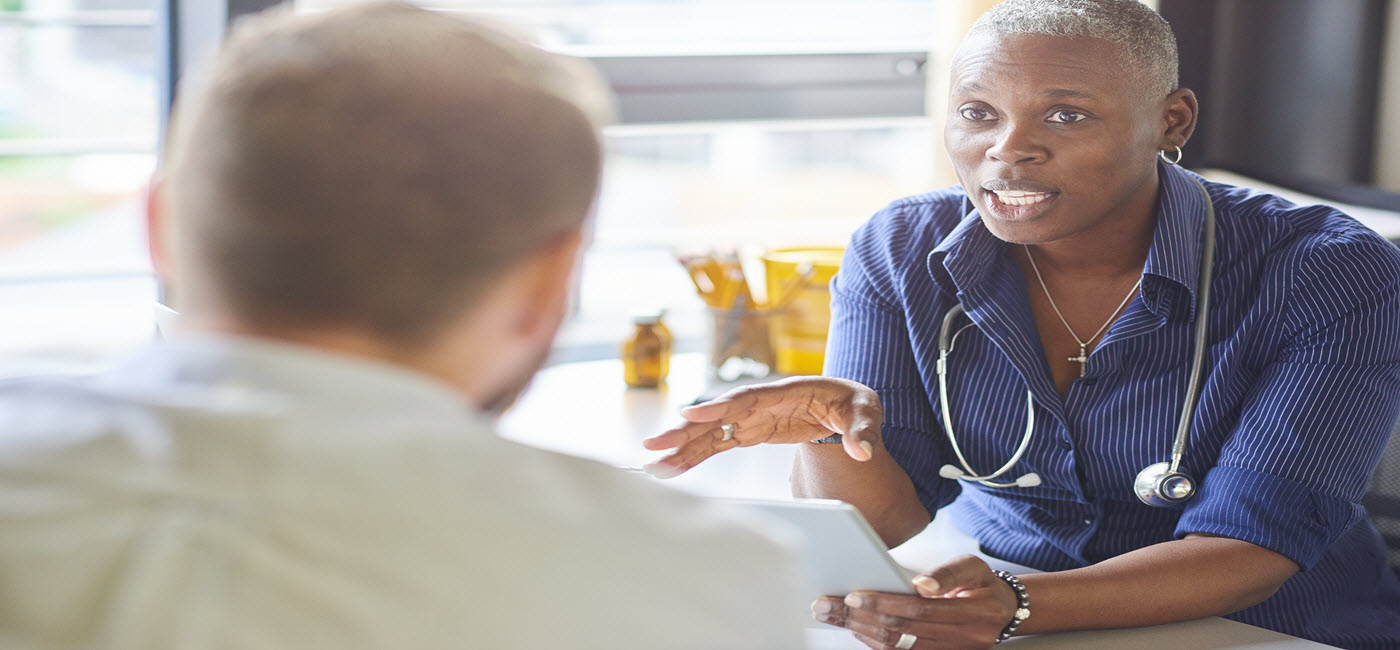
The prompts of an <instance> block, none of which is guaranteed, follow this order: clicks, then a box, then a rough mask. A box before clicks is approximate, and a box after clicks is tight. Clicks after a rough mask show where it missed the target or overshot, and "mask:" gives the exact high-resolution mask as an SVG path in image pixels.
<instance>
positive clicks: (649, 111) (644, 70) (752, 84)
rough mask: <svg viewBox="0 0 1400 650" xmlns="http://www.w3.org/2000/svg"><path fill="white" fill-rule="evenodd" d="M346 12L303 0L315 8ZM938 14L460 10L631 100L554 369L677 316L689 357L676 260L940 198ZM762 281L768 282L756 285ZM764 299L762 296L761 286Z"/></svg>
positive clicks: (597, 7) (542, 5)
mask: <svg viewBox="0 0 1400 650" xmlns="http://www.w3.org/2000/svg"><path fill="white" fill-rule="evenodd" d="M339 4H343V2H342V1H341V0H300V1H299V2H298V4H297V6H298V8H299V9H300V10H305V11H316V10H321V9H325V8H328V7H332V6H336V5H339ZM944 5H945V3H942V2H938V1H936V0H874V1H868V2H851V1H837V0H749V1H738V0H689V1H686V0H677V1H670V2H656V1H653V2H645V1H637V0H633V1H623V0H615V1H608V0H593V1H589V0H520V1H517V2H507V1H502V0H495V1H492V0H452V1H449V2H436V3H433V6H435V7H438V8H442V9H444V10H448V11H459V12H465V13H473V14H487V15H490V16H495V17H499V18H501V19H503V20H505V21H507V22H508V23H510V24H513V25H516V26H518V27H520V28H521V29H522V30H524V32H526V34H527V36H528V37H529V38H531V39H533V40H534V41H535V42H536V43H539V44H540V45H541V46H543V47H545V48H548V49H553V50H556V51H560V52H563V53H566V54H571V55H575V56H581V57H586V58H589V59H590V60H591V61H592V62H593V63H594V64H595V65H596V66H597V67H598V68H599V69H600V70H601V71H602V72H603V74H604V76H605V77H606V78H607V79H608V81H609V83H610V84H611V85H612V87H613V91H614V94H615V95H616V96H617V99H618V104H619V113H620V119H621V122H622V123H621V124H618V125H616V126H613V127H610V128H609V129H607V131H606V133H605V136H606V146H607V156H608V161H607V166H606V171H605V177H604V182H603V190H602V195H601V197H600V200H599V205H598V217H597V221H596V223H595V224H594V232H593V242H592V246H591V248H590V250H589V253H588V254H587V256H586V257H585V260H584V264H583V270H582V274H581V279H580V287H579V292H578V302H577V304H578V308H577V312H576V314H575V317H574V318H573V319H572V320H571V322H570V323H569V324H568V325H567V326H566V328H565V330H564V331H563V333H562V334H561V337H560V340H559V345H558V350H557V351H556V355H555V357H556V360H568V359H584V358H601V357H606V356H611V355H613V354H615V353H616V348H617V344H618V342H619V341H620V340H621V339H622V338H623V337H624V336H625V335H626V333H627V332H628V331H629V327H628V324H627V319H628V314H629V313H630V312H631V311H633V310H634V309H637V308H642V307H654V306H661V307H666V308H669V309H670V312H671V315H670V316H669V317H668V319H667V320H668V324H669V325H670V326H671V329H672V330H673V331H674V332H675V333H676V335H677V339H678V341H679V345H678V347H679V348H680V349H698V348H699V346H700V345H701V344H702V341H703V339H704V336H705V331H704V330H705V323H706V321H707V320H708V319H707V318H706V316H705V314H704V313H703V309H704V306H703V303H702V302H701V301H700V299H699V298H698V297H697V296H695V295H694V290H693V288H692V285H691V284H690V279H689V277H688V276H687V275H686V273H685V272H684V271H683V270H682V269H681V268H680V266H679V265H678V264H677V262H676V261H675V258H674V252H675V251H676V250H678V249H680V250H697V249H698V250H704V249H709V248H713V249H716V250H738V251H740V252H741V253H742V254H743V255H744V257H745V259H746V260H748V261H749V262H750V264H749V265H748V266H749V267H751V268H750V270H751V272H750V274H749V275H750V277H751V278H755V279H758V278H761V277H762V276H761V272H760V269H761V266H759V265H758V264H757V263H756V258H757V256H758V255H760V254H761V253H762V252H763V250H764V249H765V248H766V247H779V246H793V245H838V246H840V245H844V244H845V242H846V239H847V238H848V237H849V235H850V233H851V231H852V230H854V228H855V227H856V226H857V225H859V224H860V223H861V222H862V221H864V220H865V219H866V218H868V217H869V216H870V214H871V213H873V212H874V211H875V210H877V209H878V208H880V207H881V206H883V205H884V204H885V203H887V202H889V201H890V200H893V199H895V198H898V197H900V196H904V195H908V194H913V193H917V192H920V191H924V190H927V189H929V188H930V187H931V185H932V182H933V181H932V179H933V178H934V174H933V170H932V164H933V163H932V161H933V159H934V152H933V132H932V127H931V126H930V124H929V122H928V120H927V119H926V117H925V114H926V109H925V93H926V90H925V86H926V83H925V76H924V68H925V62H926V61H927V59H928V53H929V51H930V49H931V48H932V47H933V45H934V34H935V31H936V30H935V28H936V26H937V25H938V23H939V18H940V16H939V15H938V12H939V11H943V10H945V9H946V7H945V6H944ZM753 284H755V285H759V284H761V283H753ZM755 289H756V290H758V291H760V292H761V286H756V287H755Z"/></svg>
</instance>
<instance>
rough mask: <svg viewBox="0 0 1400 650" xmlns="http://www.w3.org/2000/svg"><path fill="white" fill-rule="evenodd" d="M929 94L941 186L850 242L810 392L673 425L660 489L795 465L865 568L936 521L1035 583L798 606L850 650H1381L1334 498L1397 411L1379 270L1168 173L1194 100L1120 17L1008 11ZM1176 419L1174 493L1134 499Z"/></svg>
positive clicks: (1359, 479)
mask: <svg viewBox="0 0 1400 650" xmlns="http://www.w3.org/2000/svg"><path fill="white" fill-rule="evenodd" d="M951 80H952V88H951V94H950V102H949V115H948V123H947V125H946V128H945V139H946V141H947V144H948V151H949V154H950V157H951V159H952V163H953V166H954V168H955V169H956V171H957V173H958V178H959V180H960V183H961V187H955V188H949V189H946V190H942V191H938V192H932V193H928V194H922V195H918V196H913V197H909V198H906V199H902V200H899V201H895V202H893V203H891V204H890V205H889V206H888V207H886V208H885V209H884V210H882V211H880V212H879V213H878V214H877V215H875V217H874V218H872V219H871V220H870V221H869V222H868V223H867V224H866V225H865V226H863V227H861V228H860V229H859V230H858V231H857V232H856V234H855V235H854V237H853V238H852V241H851V245H850V246H849V247H848V248H847V254H846V258H845V260H844V261H843V262H842V266H841V270H840V273H839V274H838V275H837V277H836V279H835V280H834V281H833V283H832V329H831V338H830V340H829V341H828V347H827V353H828V354H827V360H826V367H825V372H826V373H827V374H829V375H831V376H832V377H830V378H818V379H804V380H799V381H789V382H788V383H784V384H778V385H773V386H767V387H762V388H755V389H750V390H747V391H744V392H740V393H736V394H733V395H728V396H724V397H722V398H721V399H720V400H717V401H716V402H715V403H711V404H705V405H700V406H697V407H693V408H692V409H690V410H688V411H687V412H686V413H685V415H686V417H687V418H688V419H690V420H691V421H692V422H691V423H690V424H687V425H686V426H684V427H680V428H678V429H676V430H673V431H670V432H667V433H664V434H662V435H661V436H658V437H656V438H653V439H651V440H650V441H648V445H649V446H651V447H652V448H656V449H660V448H676V449H677V451H676V452H675V453H674V454H673V455H672V456H671V457H670V458H668V459H664V460H663V461H661V462H660V463H659V468H660V470H662V471H666V472H674V471H677V470H684V469H686V468H688V467H691V466H693V465H695V464H696V463H698V462H700V461H702V460H704V459H705V458H707V457H708V456H710V455H712V454H714V453H717V452H722V451H725V450H728V449H731V448H734V447H736V446H746V445H752V444H759V443H760V442H785V443H798V444H799V451H798V454H797V466H796V468H795V470H794V480H793V484H794V491H795V492H797V493H798V494H800V495H803V496H826V497H830V498H840V499H844V500H847V501H849V502H851V503H854V504H856V505H857V506H858V507H860V508H861V510H862V511H863V512H864V513H865V515H866V517H867V519H869V520H870V521H871V523H872V525H873V526H874V527H875V528H876V529H877V530H878V531H879V532H880V533H881V535H882V536H883V537H884V538H885V539H886V541H887V542H888V543H890V544H891V545H894V544H899V543H901V542H903V541H904V540H906V539H908V538H909V537H911V536H913V535H915V534H917V533H918V532H919V531H920V530H922V529H923V528H924V526H925V525H927V524H928V523H929V521H930V519H931V517H932V516H934V515H935V514H937V516H939V517H950V518H951V519H952V521H953V523H955V524H956V525H957V526H958V527H959V528H960V529H961V530H963V531H964V532H966V533H968V534H969V535H971V536H972V537H974V538H976V539H977V541H978V542H979V543H980V544H981V546H982V548H983V550H984V551H985V552H986V553H987V554H988V555H991V556H994V557H998V558H1001V559H1004V560H1009V561H1011V562H1014V563H1017V564H1021V565H1025V566H1031V567H1034V568H1036V569H1040V570H1041V571H1042V572H1041V573H1036V574H1033V575H1027V576H1021V577H1019V578H1018V577H1014V576H1009V575H997V574H994V573H992V572H991V571H989V570H988V567H987V565H986V564H985V563H983V562H982V561H981V560H978V559H976V558H972V557H965V558H962V559H959V560H955V561H952V562H950V563H948V564H946V565H944V566H942V567H937V568H935V569H934V570H933V571H931V572H930V573H929V575H927V576H925V577H923V578H916V579H915V582H916V584H917V585H918V586H919V589H920V591H921V595H922V596H923V597H912V596H903V595H896V594H873V593H858V594H852V595H850V596H849V597H847V598H845V599H844V600H843V599H839V598H829V599H822V600H821V601H819V602H818V604H817V605H816V606H815V607H814V611H815V612H816V616H817V618H818V620H821V621H824V622H827V623H831V624H833V625H840V626H843V627H846V628H848V629H850V630H851V631H852V632H853V633H854V634H856V635H858V636H859V637H861V638H862V639H863V640H865V642H866V643H867V644H869V645H871V647H882V646H895V647H899V648H906V649H907V648H915V649H917V650H924V649H926V648H936V647H976V646H987V645H991V644H992V643H994V642H995V641H997V640H998V639H1001V638H1006V637H1008V636H1010V635H1012V634H1023V633H1041V632H1055V631H1061V630H1070V629H1094V628H1110V627H1133V626H1143V625H1155V624H1160V623H1168V622H1173V621H1182V620H1187V619H1192V618H1199V617H1203V616H1229V617H1231V618H1233V619H1235V620H1238V621H1242V622H1245V623H1249V624H1252V625H1257V626H1260V627H1266V628H1270V629H1273V630H1278V631H1281V632H1285V633H1288V634H1292V635H1294V636H1300V637H1305V638H1309V639H1315V640H1318V641H1321V642H1324V643H1328V644H1331V645H1336V646H1341V647H1346V648H1395V647H1397V645H1400V581H1397V579H1396V576H1395V575H1394V574H1393V573H1392V572H1391V571H1390V569H1389V567H1387V566H1386V564H1385V561H1384V557H1385V554H1384V545H1383V543H1382V541H1381V539H1380V536H1379V535H1378V534H1377V532H1376V529H1375V528H1374V527H1373V526H1372V525H1371V524H1370V522H1369V521H1368V520H1367V519H1366V511H1365V509H1364V508H1362V507H1361V505H1360V499H1361V495H1362V494H1363V493H1364V492H1365V489H1366V484H1367V482H1368V479H1369V477H1370V475H1371V473H1372V471H1373V470H1374V469H1375V467H1376V463H1377V460H1378V459H1379V457H1380V454H1381V450H1382V449H1383V448H1384V446H1385V441H1386V437H1387V435H1388V434H1389V432H1390V430H1391V427H1392V426H1393V424H1394V422H1395V419H1396V415H1397V412H1398V411H1400V337H1397V336H1396V327H1397V323H1400V251H1397V250H1396V248H1395V247H1394V246H1392V245H1391V244H1390V243H1388V242H1386V241H1385V240H1384V239H1382V238H1381V237H1379V236H1378V235H1376V233H1374V232H1372V231H1370V230H1368V229H1367V228H1365V227H1364V226H1362V225H1360V224H1358V223H1357V222H1355V221H1354V220H1352V219H1351V218H1349V217H1347V216H1346V215H1343V214H1341V213H1339V212H1337V211H1336V210H1333V209H1331V208H1327V207H1323V206H1305V207H1300V206H1295V205H1292V204H1290V203H1288V202H1287V201H1284V200H1282V199H1279V198H1278V197H1273V196H1269V195H1266V194H1263V193H1260V192H1255V191H1251V190H1248V189H1243V188H1237V187H1230V186H1225V185H1221V184H1216V183H1209V182H1205V181H1203V180H1202V179H1200V178H1199V177H1197V176H1195V175H1193V174H1191V173H1190V172H1187V171H1185V170H1182V169H1180V168H1179V167H1177V166H1176V165H1175V163H1176V162H1178V161H1179V160H1180V155H1181V148H1182V147H1185V146H1187V142H1188V141H1189V139H1190V137H1191V134H1192V131H1193V130H1194V128H1195V124H1196V116H1197V104H1196V98H1195V96H1194V95H1193V94H1192V92H1191V91H1190V90H1189V89H1185V88H1180V87H1179V86H1178V84H1177V52H1176V43H1175V39H1174V38H1173V36H1172V32H1171V29H1170V28H1169V26H1168V25H1167V24H1166V22H1165V21H1163V20H1162V18H1161V17H1160V16H1158V15H1156V14H1155V12H1153V11H1152V10H1150V9H1148V8H1146V7H1145V6H1143V5H1142V4H1141V3H1138V2H1135V1H1134V0H1006V2H1003V3H1001V4H998V5H997V6H996V7H994V8H993V9H991V10H990V11H988V12H987V13H986V14H985V15H984V16H982V18H981V19H979V20H978V22H977V23H976V24H975V25H974V26H973V28H972V30H971V32H970V33H969V35H968V37H967V39H966V40H965V41H964V42H963V43H962V45H961V46H960V47H959V49H958V51H957V53H956V55H955V56H954V58H953V61H952V75H951ZM1281 137H1287V134H1281ZM1212 222H1213V223H1214V231H1213V232H1214V234H1213V235H1207V234H1206V233H1209V232H1211V229H1210V227H1209V226H1208V224H1210V223H1212ZM1212 250H1213V260H1212V253H1211V252H1210V251H1212ZM1207 297H1208V300H1207V299H1206V298H1207ZM945 332H946V334H945ZM945 351H946V353H947V354H946V356H945V354H944V352H945ZM1197 351H1199V352H1197ZM1197 355H1199V361H1196V360H1194V359H1195V358H1196V357H1197ZM1193 369H1199V370H1200V372H1199V375H1198V378H1199V379H1200V382H1199V383H1197V382H1195V381H1194V380H1193V379H1192V376H1193V375H1196V374H1197V373H1195V372H1194V371H1193ZM1183 413H1184V415H1182V414H1183ZM1181 420H1184V421H1185V423H1186V424H1187V426H1188V428H1187V429H1186V430H1187V432H1188V433H1189V436H1187V437H1185V438H1181V440H1182V443H1183V444H1182V446H1181V448H1180V451H1181V452H1182V453H1180V454H1179V455H1177V456H1176V460H1179V461H1180V463H1179V465H1173V466H1171V467H1170V469H1173V470H1179V472H1180V474H1177V475H1173V476H1170V482H1158V481H1157V480H1155V477H1154V475H1153V474H1152V473H1151V472H1146V473H1145V474H1146V475H1147V476H1148V477H1149V478H1150V479H1152V480H1147V481H1145V482H1144V480H1143V478H1142V477H1143V476H1144V472H1143V470H1144V469H1145V468H1147V469H1151V468H1152V467H1153V466H1155V465H1157V464H1159V463H1160V464H1162V465H1166V462H1167V461H1168V460H1169V459H1170V458H1172V456H1173V449H1174V448H1176V444H1175V442H1176V440H1177V439H1178V437H1179V434H1178V421H1181ZM720 424H729V425H731V426H729V427H728V428H729V430H731V431H735V432H736V433H735V434H734V435H733V436H731V437H729V438H727V439H726V438H725V437H723V436H720V435H718V434H716V430H717V429H718V427H719V425H720ZM735 425H737V428H736V426H735ZM832 434H837V435H835V436H832ZM814 440H824V441H829V442H836V441H837V440H839V441H840V442H841V443H842V444H814V443H811V442H808V441H814ZM1159 469H1166V468H1159ZM1159 475H1161V476H1162V477H1163V478H1164V479H1165V478H1168V477H1167V475H1164V474H1159ZM1144 484H1145V486H1144ZM1144 487H1145V489H1144ZM1193 487H1194V488H1195V490H1194V494H1192V492H1193V490H1192V489H1191V488H1193ZM1154 506H1162V507H1154ZM1026 614H1029V617H1027V616H1026Z"/></svg>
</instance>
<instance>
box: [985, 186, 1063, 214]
mask: <svg viewBox="0 0 1400 650" xmlns="http://www.w3.org/2000/svg"><path fill="white" fill-rule="evenodd" d="M986 192H987V208H988V211H990V212H991V213H992V215H991V216H992V217H994V218H997V219H1001V220H1005V221H1028V220H1030V219H1034V218H1036V217H1038V216H1040V215H1041V214H1043V213H1044V212H1045V211H1046V210H1047V209H1049V208H1050V206H1051V205H1052V204H1053V203H1054V202H1055V199H1056V198H1059V196H1060V193H1059V192H1039V191H1029V190H987V191H986Z"/></svg>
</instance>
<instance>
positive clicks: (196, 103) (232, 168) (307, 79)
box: [151, 3, 602, 358]
mask: <svg viewBox="0 0 1400 650" xmlns="http://www.w3.org/2000/svg"><path fill="white" fill-rule="evenodd" d="M576 72H578V70H576V69H570V67H569V62H567V61H565V60H563V59H561V58H559V57H555V56H553V55H550V54H547V53H545V52H543V51H540V50H538V49H536V48H533V47H531V46H528V45H525V44H522V43H520V42H518V41H515V40H513V39H512V38H510V37H508V36H506V35H505V34H503V33H502V32H499V31H497V30H495V29H492V28H489V27H486V26H484V25H481V24H478V23H474V22H470V21H468V20H465V19H461V18H458V17H454V16H449V15H445V14H440V13H434V12H429V11H426V10H422V9H417V8H413V7H410V6H407V5H402V4H389V3H384V4H373V5H364V6H359V7H355V8H350V9H344V10H339V11H331V12H326V13H324V14H315V15H304V16H293V15H292V14H290V13H287V12H274V13H271V14H265V15H261V16H257V17H254V18H252V19H249V20H244V21H241V22H240V23H239V24H238V25H237V26H236V28H235V29H234V30H233V32H232V34H231V35H230V37H229V38H228V40H227V42H226V43H225V46H224V48H223V50H222V51H221V52H220V54H219V56H218V58H217V59H216V61H215V62H214V64H213V66H212V69H211V70H210V71H209V73H208V75H207V78H204V79H202V80H201V81H202V83H201V85H200V86H198V87H197V88H195V89H191V90H190V92H187V93H186V94H185V95H183V96H182V97H181V98H180V102H179V106H178V107H177V110H176V114H175V117H174V119H173V124H172V128H171V133H170V137H169V139H168V142H169V145H168V150H167V156H166V161H165V165H164V179H163V182H162V183H161V184H160V188H159V190H158V191H157V192H155V193H154V195H153V200H152V202H151V205H152V226H153V228H152V231H153V235H152V244H153V252H154V257H155V258H156V261H157V266H158V268H159V269H160V270H161V272H162V275H163V276H164V277H165V279H166V280H167V281H168V282H169V283H171V284H172V285H173V287H172V289H173V292H174V296H175V299H176V302H177V304H178V306H179V308H180V310H181V312H182V314H183V315H182V318H183V319H185V320H186V321H187V322H192V323H193V324H194V326H196V327H209V328H213V329H223V330H232V331H237V332H240V333H247V334H253V335H264V336H273V337H278V338H288V339H293V340H301V341H306V342H317V341H318V340H328V339H329V338H334V337H341V338H346V337H349V338H355V339H360V340H372V341H374V342H375V344H376V345H377V346H379V347H381V348H383V349H384V350H386V351H388V352H385V353H384V354H386V355H388V356H401V357H404V358H408V357H412V356H414V355H415V354H419V353H425V352H428V351H431V350H433V349H434V348H436V347H439V346H440V345H441V344H442V342H443V340H444V338H443V337H445V336H449V335H451V334H452V333H453V331H454V329H459V328H460V327H461V326H462V325H463V323H466V322H475V321H477V320H480V318H476V319H475V320H473V319H474V314H477V313H478V312H482V311H484V310H495V311H497V312H499V311H501V309H500V308H501V307H502V303H500V301H501V300H507V301H508V302H509V301H510V300H512V299H514V300H515V301H516V302H520V301H526V300H535V301H537V302H538V301H544V302H543V303H542V304H535V305H533V312H534V313H537V314H539V316H538V318H539V319H540V321H541V322H540V323H534V324H529V326H530V327H535V328H536V329H537V330H540V331H538V332H533V333H532V336H536V337H537V338H542V339H543V343H544V345H545V346H546V347H547V345H548V339H549V338H550V337H552V335H553V332H554V329H555V328H556V327H557V325H558V318H557V317H558V316H559V315H560V314H562V313H563V305H564V302H565V298H566V295H567V290H566V288H565V287H566V285H567V282H568V276H569V272H570V271H571V269H572V265H573V257H574V255H575V253H576V249H577V244H578V241H579V233H580V229H581V226H582V224H583V223H584V221H585V218H586V217H587V215H588V213H589V211H590V206H591V204H592V202H593V199H594V195H595V193H596V190H597V185H598V179H599V167H600V147H599V140H598V134H597V127H598V123H597V122H598V119H594V118H596V117H597V116H596V113H595V114H594V115H593V117H591V116H590V111H589V106H588V99H589V93H592V94H593V97H598V96H602V93H601V91H600V90H598V89H597V88H590V87H587V85H586V84H587V82H591V81H592V79H586V78H580V77H579V76H577V75H576V74H575V73H576ZM585 72H586V71H585ZM532 265H533V266H542V267H548V268H547V269H545V270H540V269H535V270H531V268H532ZM556 267H557V268H556ZM522 274H524V275H526V276H530V277H536V278H537V279H538V280H539V282H538V283H539V284H540V285H541V286H533V285H531V286H526V284H529V283H528V282H527V283H526V284H518V283H519V282H524V281H523V280H520V279H519V277H518V276H521V275H522ZM556 276H557V277H556ZM512 278H515V280H512ZM513 281H515V282H517V284H514V285H513V284H512V282H513ZM556 284H557V285H558V286H557V287H555V288H557V289H558V290H557V291H554V290H553V289H551V288H550V287H551V286H553V285H556ZM544 285H550V286H544ZM503 287H510V288H511V289H512V290H513V291H514V292H515V295H514V296H504V297H503V296H501V295H500V294H501V293H502V292H503ZM493 301H495V302H493ZM529 306H530V305H524V307H529ZM549 321H553V322H552V323H551V322H549ZM544 330H547V332H545V331H544ZM542 333H543V334H547V336H542V337H541V336H540V334H542ZM542 355H543V352H542V351H539V352H537V354H536V356H542Z"/></svg>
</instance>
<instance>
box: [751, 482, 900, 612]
mask: <svg viewBox="0 0 1400 650" xmlns="http://www.w3.org/2000/svg"><path fill="white" fill-rule="evenodd" d="M724 500H725V501H728V502H731V503H735V504H739V505H742V506H746V507H751V508H754V509H756V510H758V511H760V512H762V513H763V514H765V515H767V516H770V517H774V518H777V519H781V520H783V521H786V522H788V523H789V524H791V525H792V526H793V527H795V528H797V529H798V530H799V531H801V533H802V546H801V548H800V549H799V550H798V552H799V555H800V559H799V565H800V566H801V567H802V568H803V569H804V570H805V573H806V578H807V584H808V585H809V586H810V587H811V588H812V590H813V591H812V593H811V594H810V595H811V599H813V600H815V599H816V598H817V597H818V596H822V595H829V596H844V595H846V594H848V593H850V592H852V591H888V592H892V593H897V594H912V593H914V585H913V584H912V583H911V582H910V579H911V578H913V577H914V576H915V575H917V574H916V573H914V572H913V571H910V570H909V569H906V568H904V567H902V566H900V565H899V564H898V563H896V562H895V561H894V558H892V557H890V551H889V548H887V547H886V546H885V544H884V542H882V541H880V537H879V535H876V534H875V529H873V528H871V527H870V524H869V522H867V521H865V517H862V516H861V514H860V511H859V510H856V508H855V506H852V505H851V504H849V503H846V502H844V501H835V500H831V499H798V500H791V501H790V500H778V499H724Z"/></svg>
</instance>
